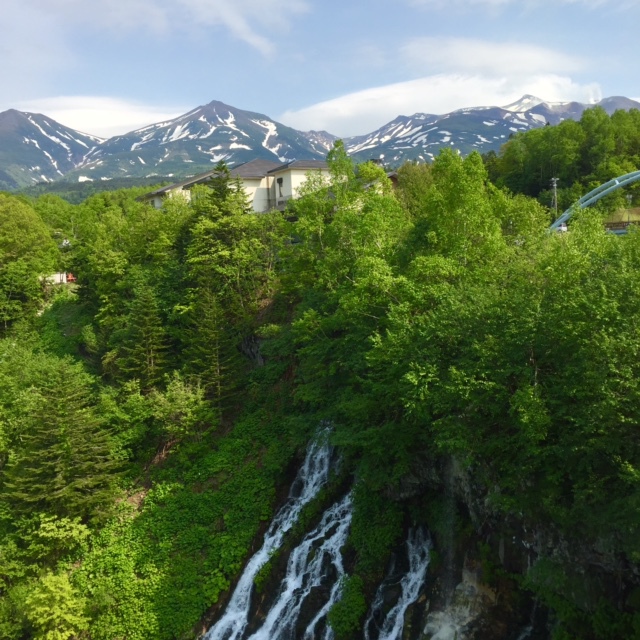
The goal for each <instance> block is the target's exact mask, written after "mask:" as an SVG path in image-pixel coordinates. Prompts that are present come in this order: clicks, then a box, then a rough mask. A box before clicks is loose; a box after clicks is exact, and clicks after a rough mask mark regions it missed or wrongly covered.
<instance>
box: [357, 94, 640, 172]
mask: <svg viewBox="0 0 640 640" xmlns="http://www.w3.org/2000/svg"><path fill="white" fill-rule="evenodd" d="M597 104H598V105H599V106H601V107H603V108H604V109H605V111H607V113H609V114H611V113H613V112H614V111H615V110H617V109H631V108H634V109H640V103H638V102H635V101H634V100H630V99H629V98H621V97H613V98H605V99H604V100H601V101H600V102H598V103H597ZM593 106H595V105H589V104H582V103H579V102H545V101H544V100H542V99H540V98H536V97H535V96H531V95H525V96H523V97H522V98H520V99H519V100H517V101H516V102H513V103H512V104H509V105H506V106H504V107H470V108H465V109H458V110H457V111H453V112H451V113H446V114H444V115H432V114H427V113H416V114H414V115H412V116H398V117H397V118H396V119H395V120H393V121H391V122H389V123H388V124H386V125H384V126H383V127H381V128H380V129H378V130H377V131H374V132H373V133H370V134H368V135H364V136H357V137H355V138H348V139H347V140H345V144H346V146H347V151H348V152H349V153H350V154H351V155H352V156H354V157H355V158H356V159H357V160H367V159H370V158H382V159H383V160H384V162H385V163H386V164H389V165H398V164H401V163H402V162H404V161H405V160H419V161H431V160H432V159H433V158H434V157H435V156H436V155H437V154H438V152H439V151H440V149H442V148H443V147H447V146H448V147H452V148H454V149H458V150H459V151H460V152H461V153H463V154H468V153H471V152H472V151H474V150H476V151H480V152H482V153H484V152H486V151H490V150H494V151H498V149H499V148H500V147H501V145H502V144H504V143H505V142H506V141H507V140H508V139H509V137H510V136H511V135H513V134H514V133H518V132H520V131H527V130H529V129H535V128H537V127H542V126H545V125H546V124H547V122H548V123H549V124H558V123H560V122H562V120H567V119H570V120H577V119H579V118H580V116H581V115H582V113H583V112H584V110H585V109H588V108H589V107H593Z"/></svg>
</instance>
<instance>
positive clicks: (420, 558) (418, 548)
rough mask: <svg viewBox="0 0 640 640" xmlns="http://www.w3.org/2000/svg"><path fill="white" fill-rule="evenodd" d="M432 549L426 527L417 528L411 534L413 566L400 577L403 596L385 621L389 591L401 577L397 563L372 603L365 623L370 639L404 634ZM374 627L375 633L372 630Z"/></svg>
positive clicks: (383, 639) (393, 639)
mask: <svg viewBox="0 0 640 640" xmlns="http://www.w3.org/2000/svg"><path fill="white" fill-rule="evenodd" d="M430 551H431V540H430V539H429V536H428V534H427V532H426V531H425V530H424V529H423V528H422V527H419V528H413V529H411V530H410V531H409V535H408V537H407V557H408V560H409V569H408V571H407V572H406V573H405V574H404V575H403V576H402V578H401V580H400V596H399V598H398V601H397V602H396V604H395V605H394V606H393V607H392V608H391V609H390V610H389V611H388V613H387V614H386V616H384V620H383V621H382V624H380V618H381V617H382V615H383V606H384V601H385V592H386V591H387V590H388V588H389V586H390V585H391V584H393V583H394V581H395V580H397V575H396V570H395V563H394V564H393V565H392V566H391V568H390V571H389V573H388V575H387V578H386V579H385V580H384V581H383V582H382V584H381V585H380V586H379V587H378V591H377V592H376V596H375V598H374V600H373V603H372V605H371V612H370V614H369V618H368V619H367V622H366V623H365V633H364V635H365V638H366V640H373V638H376V639H377V640H398V639H399V638H401V637H402V630H403V627H404V616H405V613H406V611H407V609H408V608H409V606H410V605H411V604H413V603H414V602H415V601H416V600H417V599H418V595H419V593H420V588H421V587H422V585H423V584H424V580H425V576H426V573H427V568H428V566H429V558H430ZM372 627H373V629H374V633H373V634H371V633H370V631H369V630H370V629H371V628H372Z"/></svg>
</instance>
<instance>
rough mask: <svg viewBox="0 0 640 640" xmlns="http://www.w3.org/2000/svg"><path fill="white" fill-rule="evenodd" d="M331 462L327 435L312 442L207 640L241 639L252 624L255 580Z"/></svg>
mask: <svg viewBox="0 0 640 640" xmlns="http://www.w3.org/2000/svg"><path fill="white" fill-rule="evenodd" d="M330 465H331V449H330V447H329V445H328V444H327V443H326V434H321V437H320V438H318V439H316V440H315V441H313V442H312V443H311V444H310V445H309V449H308V450H307V455H306V458H305V460H304V463H303V465H302V467H301V468H300V470H299V471H298V475H297V476H296V479H295V480H294V482H293V484H292V485H291V490H290V491H289V499H288V500H287V502H286V503H285V504H284V506H283V507H282V508H281V509H280V510H279V511H278V513H277V514H276V515H275V517H274V518H273V520H272V522H271V525H270V526H269V529H268V530H267V532H266V533H265V535H264V542H263V544H262V547H261V548H260V550H259V551H257V552H256V553H255V554H254V555H253V557H252V558H251V559H250V560H249V562H248V563H247V566H246V567H245V570H244V573H243V574H242V576H241V577H240V580H239V581H238V584H237V586H236V589H235V591H234V592H233V595H232V596H231V599H230V600H229V604H228V605H227V608H226V610H225V612H224V614H223V616H222V617H221V618H220V620H218V622H216V624H214V625H213V626H212V627H211V628H210V629H209V631H207V633H206V635H205V636H204V640H241V638H242V637H243V635H244V633H245V630H246V627H247V625H248V622H249V621H248V616H249V609H250V606H251V591H252V588H253V581H254V579H255V577H256V576H257V575H258V572H259V571H260V569H261V568H262V567H263V566H264V565H265V564H266V563H267V562H268V560H269V558H270V557H271V554H272V553H274V552H275V551H276V550H277V549H278V548H279V547H280V545H281V544H282V539H283V538H284V535H285V533H286V532H287V531H289V529H291V527H292V526H293V525H294V524H295V522H296V521H297V519H298V516H299V515H300V511H302V508H303V507H304V506H305V505H306V504H307V503H308V502H310V501H311V500H312V499H313V498H314V497H315V496H316V495H317V493H318V491H320V489H321V488H322V487H323V486H324V485H325V484H326V482H327V480H328V478H329V469H330Z"/></svg>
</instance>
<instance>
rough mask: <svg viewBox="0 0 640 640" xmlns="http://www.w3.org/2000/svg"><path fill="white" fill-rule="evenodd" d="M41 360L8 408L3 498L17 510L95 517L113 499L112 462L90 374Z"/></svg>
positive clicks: (0, 477) (62, 362)
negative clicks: (9, 421)
mask: <svg viewBox="0 0 640 640" xmlns="http://www.w3.org/2000/svg"><path fill="white" fill-rule="evenodd" d="M39 365H40V366H39V367H38V368H37V369H35V371H33V372H32V376H33V377H31V379H29V380H28V382H27V381H25V382H26V383H27V384H26V385H25V387H24V389H23V391H22V392H21V394H20V398H19V401H18V402H17V403H15V404H14V405H13V407H11V408H9V407H7V408H6V409H5V410H6V414H5V415H9V416H11V418H12V431H13V433H12V434H11V436H12V438H11V440H12V442H11V452H10V455H9V458H8V461H7V463H6V465H5V466H4V468H3V469H2V473H1V475H0V495H1V496H2V498H3V500H5V501H6V503H7V504H8V505H9V508H10V510H11V512H13V513H15V514H25V515H27V514H29V513H32V512H33V511H34V510H42V511H44V512H46V513H51V514H55V515H58V516H60V517H72V518H73V517H76V516H78V517H82V518H85V519H91V518H95V517H98V516H99V514H100V512H101V511H102V509H103V508H105V507H108V506H109V504H110V502H111V501H112V499H113V496H114V494H113V483H114V473H115V471H116V463H115V461H114V460H113V459H112V458H111V455H110V441H109V437H108V434H107V433H106V432H105V431H104V430H103V428H102V425H101V423H100V420H99V419H98V417H97V416H96V414H95V412H94V410H93V408H92V406H91V404H92V397H91V395H92V394H91V391H90V386H89V385H90V379H89V377H88V376H87V375H86V374H84V373H83V372H82V371H81V369H80V368H79V367H78V366H77V365H73V364H71V363H70V362H68V361H66V360H57V359H55V358H52V357H50V358H44V357H43V358H41V359H40V362H39ZM7 409H8V411H7Z"/></svg>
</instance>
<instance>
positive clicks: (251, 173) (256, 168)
mask: <svg viewBox="0 0 640 640" xmlns="http://www.w3.org/2000/svg"><path fill="white" fill-rule="evenodd" d="M278 166H279V164H278V163H277V162H272V161H271V160H260V159H257V160H251V161H250V162H245V163H244V164H240V165H238V166H237V167H234V168H233V169H231V177H232V178H236V177H238V178H256V179H257V178H264V177H265V176H266V175H267V173H269V172H270V171H271V170H272V169H274V168H276V167H278Z"/></svg>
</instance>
